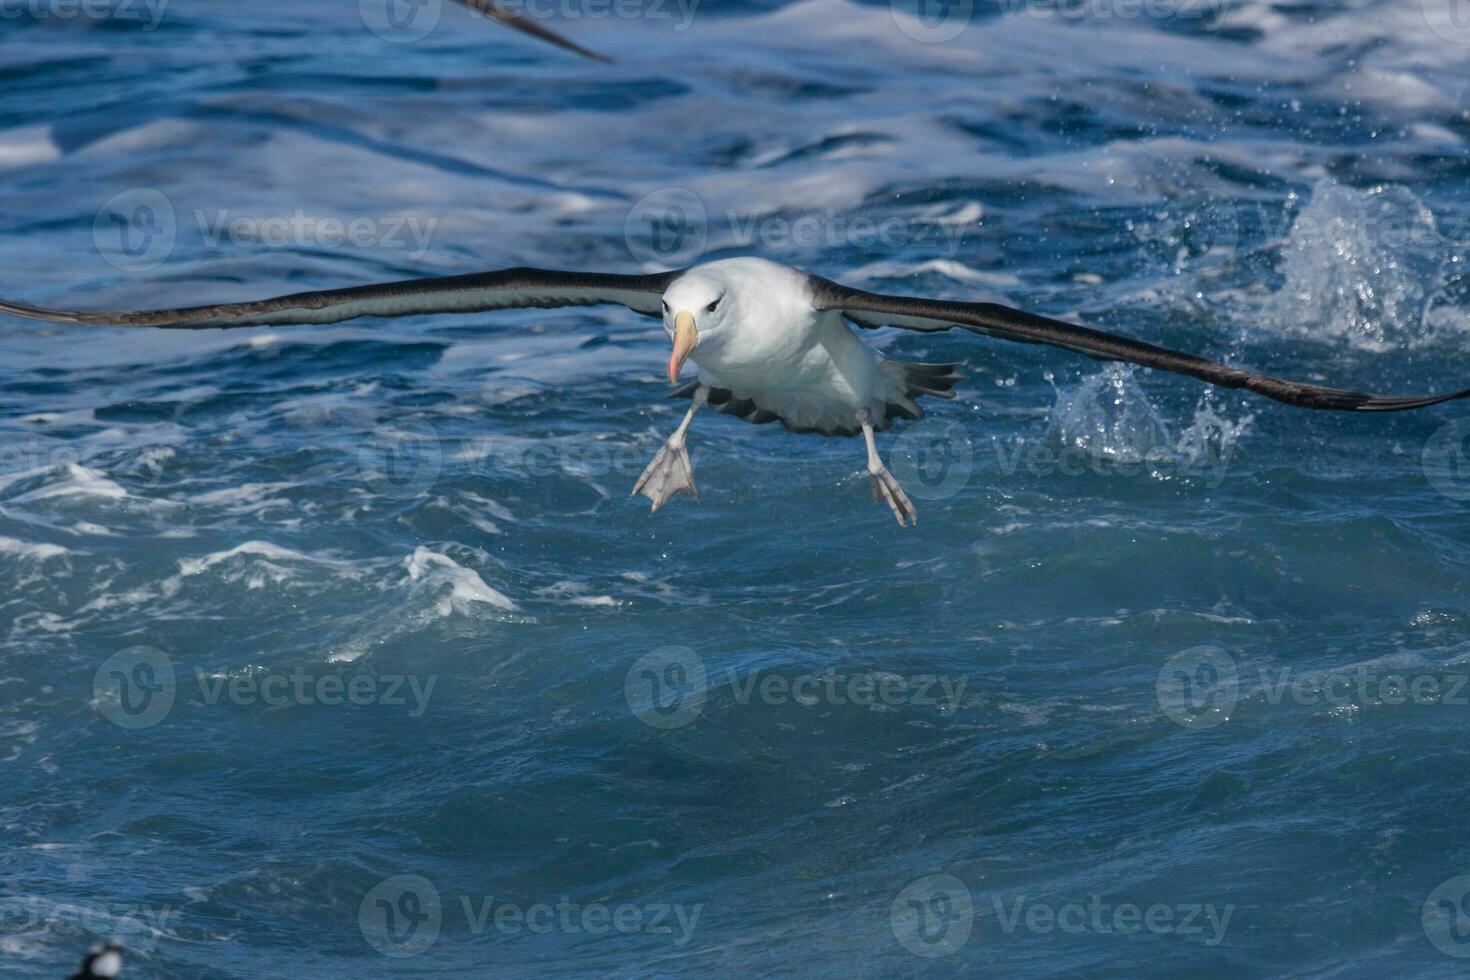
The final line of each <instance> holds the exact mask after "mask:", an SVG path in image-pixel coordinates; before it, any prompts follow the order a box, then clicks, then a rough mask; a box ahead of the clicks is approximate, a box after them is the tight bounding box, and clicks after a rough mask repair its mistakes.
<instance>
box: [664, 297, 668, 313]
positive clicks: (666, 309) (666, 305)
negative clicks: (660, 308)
mask: <svg viewBox="0 0 1470 980" xmlns="http://www.w3.org/2000/svg"><path fill="white" fill-rule="evenodd" d="M664 312H665V313H667V312H669V301H668V300H664Z"/></svg>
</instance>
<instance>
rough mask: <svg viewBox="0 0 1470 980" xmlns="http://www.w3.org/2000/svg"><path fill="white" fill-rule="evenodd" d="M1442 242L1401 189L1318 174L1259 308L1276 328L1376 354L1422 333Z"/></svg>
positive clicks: (1438, 283) (1440, 275)
mask: <svg viewBox="0 0 1470 980" xmlns="http://www.w3.org/2000/svg"><path fill="white" fill-rule="evenodd" d="M1448 259H1449V249H1448V247H1447V243H1446V242H1445V239H1444V237H1443V236H1442V235H1441V234H1440V233H1439V229H1438V228H1437V227H1436V225H1435V221H1434V215H1433V213H1432V212H1431V211H1430V210H1429V209H1428V208H1426V207H1425V206H1424V204H1423V202H1421V201H1420V200H1419V198H1418V197H1416V196H1415V195H1414V194H1413V193H1412V192H1411V191H1409V190H1408V189H1407V188H1405V187H1397V186H1379V187H1373V188H1370V189H1368V190H1361V191H1360V190H1354V189H1352V188H1350V187H1343V186H1342V185H1340V184H1338V183H1337V182H1336V181H1334V180H1331V179H1324V180H1321V181H1319V182H1318V183H1317V185H1316V186H1315V187H1314V188H1313V189H1312V198H1311V202H1310V203H1309V204H1308V205H1307V206H1306V207H1305V208H1304V209H1303V210H1302V211H1301V213H1300V214H1298V215H1297V217H1296V220H1295V221H1294V222H1293V223H1292V226H1291V231H1290V233H1289V235H1288V236H1287V241H1286V243H1285V245H1284V248H1283V255H1282V272H1283V274H1284V275H1285V278H1286V282H1285V284H1284V285H1283V287H1282V288H1281V290H1280V291H1279V292H1277V293H1276V294H1275V295H1274V296H1272V297H1271V299H1270V300H1269V301H1268V303H1267V305H1266V310H1265V313H1266V318H1267V321H1268V322H1270V323H1273V324H1275V325H1276V326H1277V328H1278V329H1279V330H1281V331H1282V332H1284V333H1292V334H1296V335H1299V336H1311V337H1314V338H1319V339H1320V338H1331V339H1342V340H1346V341H1347V342H1348V343H1350V344H1351V345H1352V346H1354V347H1356V348H1358V349H1360V350H1368V351H1384V350H1389V349H1393V348H1399V347H1404V346H1413V345H1415V344H1418V343H1424V342H1426V341H1428V340H1429V339H1431V335H1432V333H1433V331H1431V330H1428V329H1426V317H1425V314H1426V311H1427V310H1428V307H1429V305H1430V303H1431V302H1432V301H1433V299H1434V297H1435V296H1436V295H1437V294H1438V293H1439V292H1440V290H1441V289H1442V288H1443V286H1444V281H1445V266H1446V263H1447V262H1448Z"/></svg>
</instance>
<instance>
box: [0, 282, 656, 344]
mask: <svg viewBox="0 0 1470 980" xmlns="http://www.w3.org/2000/svg"><path fill="white" fill-rule="evenodd" d="M682 274H683V273H682V272H663V273H658V274H655V275H647V276H615V275H602V274H599V273H582V272H555V271H552V270H548V269H502V270H500V271H498V272H479V273H474V274H472V275H467V276H442V277H438V278H433V279H405V280H402V281H400V282H387V283H380V284H378V285H374V286H355V287H352V288H350V289H324V290H320V291H318V292H311V293H293V294H291V295H289V296H277V297H275V298H274V299H263V300H256V301H254V302H249V303H222V304H219V305H216V306H188V307H183V308H180V309H171V310H141V311H138V312H116V313H102V312H80V311H69V310H46V309H41V308H39V307H35V306H26V305H24V304H21V303H7V302H4V301H3V300H0V313H10V314H13V315H14V316H20V317H25V318H27V319H30V320H48V321H50V322H52V323H80V324H89V325H95V326H117V327H165V328H172V329H182V330H189V329H205V328H228V327H254V326H266V325H275V326H284V325H288V324H294V323H338V322H340V321H342V320H351V319H353V318H354V317H359V316H413V315H414V314H419V313H480V312H483V311H486V310H509V309H523V308H526V307H556V306H600V305H603V304H613V305H618V306H626V307H628V309H630V310H633V311H634V312H635V313H642V314H644V315H645V316H658V315H659V311H660V308H661V306H662V303H663V293H664V290H665V289H667V288H668V285H669V283H671V282H673V281H674V280H675V279H677V278H678V277H679V276H680V275H682Z"/></svg>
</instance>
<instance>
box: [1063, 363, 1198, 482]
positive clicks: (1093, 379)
mask: <svg viewBox="0 0 1470 980" xmlns="http://www.w3.org/2000/svg"><path fill="white" fill-rule="evenodd" d="M1046 437H1047V440H1048V441H1049V442H1050V443H1051V444H1053V445H1057V446H1060V447H1062V448H1065V449H1073V450H1081V451H1083V452H1085V453H1087V454H1088V455H1090V456H1094V457H1104V458H1109V459H1115V460H1119V461H1121V462H1129V463H1133V462H1142V461H1143V460H1144V459H1145V458H1146V457H1150V456H1157V455H1158V452H1159V450H1160V449H1165V450H1170V451H1171V450H1172V447H1173V440H1172V439H1171V437H1170V435H1169V429H1168V427H1167V426H1166V425H1165V424H1164V420H1163V419H1162V418H1160V417H1159V413H1158V412H1157V411H1155V410H1154V407H1153V405H1151V404H1150V403H1149V400H1148V396H1147V395H1145V394H1144V393H1143V389H1142V388H1140V387H1139V386H1138V381H1137V379H1136V378H1134V368H1133V367H1132V366H1130V365H1124V364H1109V365H1108V366H1107V367H1105V368H1103V369H1102V370H1101V371H1099V372H1098V373H1097V374H1094V375H1091V376H1090V377H1086V378H1083V379H1082V380H1081V381H1080V382H1078V384H1077V385H1075V386H1074V387H1069V388H1058V389H1057V401H1056V404H1055V405H1053V406H1052V410H1051V420H1050V423H1049V425H1048V426H1047V431H1046Z"/></svg>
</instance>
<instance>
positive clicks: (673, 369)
mask: <svg viewBox="0 0 1470 980" xmlns="http://www.w3.org/2000/svg"><path fill="white" fill-rule="evenodd" d="M698 342H699V328H698V327H696V326H695V325H694V314H693V313H690V312H689V311H687V310H685V311H683V312H681V313H680V314H679V315H678V316H676V317H674V352H673V353H672V354H670V355H669V384H673V383H674V382H676V381H678V380H679V369H680V368H682V367H683V366H684V362H685V361H687V360H689V354H690V352H691V351H693V350H694V345H695V344H697V343H698Z"/></svg>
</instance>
